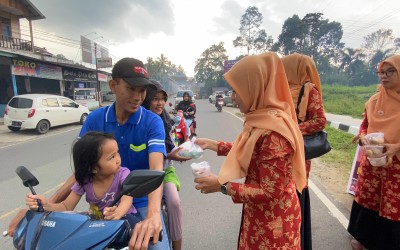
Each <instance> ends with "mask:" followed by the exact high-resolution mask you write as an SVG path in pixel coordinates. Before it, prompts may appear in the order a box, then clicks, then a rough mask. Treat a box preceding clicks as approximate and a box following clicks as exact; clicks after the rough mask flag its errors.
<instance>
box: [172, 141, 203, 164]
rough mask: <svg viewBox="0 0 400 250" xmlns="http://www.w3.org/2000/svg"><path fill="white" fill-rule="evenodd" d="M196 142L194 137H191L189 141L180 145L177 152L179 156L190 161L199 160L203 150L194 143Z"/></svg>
mask: <svg viewBox="0 0 400 250" xmlns="http://www.w3.org/2000/svg"><path fill="white" fill-rule="evenodd" d="M195 141H196V137H193V138H192V139H191V140H190V141H187V142H184V143H182V144H181V145H180V146H179V147H180V148H182V149H181V150H180V151H179V153H178V154H179V155H180V156H183V157H187V158H191V159H199V158H201V157H202V156H203V153H204V151H203V149H202V148H201V147H200V146H199V145H197V144H196V143H194V142H195Z"/></svg>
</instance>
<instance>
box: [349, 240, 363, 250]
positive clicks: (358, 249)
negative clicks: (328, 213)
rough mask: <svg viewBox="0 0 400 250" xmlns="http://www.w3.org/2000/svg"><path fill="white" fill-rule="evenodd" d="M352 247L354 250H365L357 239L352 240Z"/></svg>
mask: <svg viewBox="0 0 400 250" xmlns="http://www.w3.org/2000/svg"><path fill="white" fill-rule="evenodd" d="M350 245H351V247H352V248H353V250H364V246H363V245H362V244H361V243H360V242H359V241H358V240H356V239H352V240H351V243H350Z"/></svg>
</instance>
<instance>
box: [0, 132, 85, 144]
mask: <svg viewBox="0 0 400 250" xmlns="http://www.w3.org/2000/svg"><path fill="white" fill-rule="evenodd" d="M76 129H78V128H71V129H68V130H64V131H60V132H55V133H51V134H46V135H39V134H38V135H37V137H36V136H35V137H33V138H30V139H27V140H23V141H19V142H16V143H13V144H10V145H5V146H0V149H3V148H9V147H12V146H15V145H19V144H21V143H25V142H28V141H36V140H40V139H43V138H47V137H49V136H53V135H60V134H63V133H67V132H71V131H73V130H76ZM79 129H80V128H79Z"/></svg>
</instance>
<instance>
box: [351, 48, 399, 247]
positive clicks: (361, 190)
mask: <svg viewBox="0 0 400 250" xmlns="http://www.w3.org/2000/svg"><path fill="white" fill-rule="evenodd" d="M399 72H400V55H395V56H391V57H389V58H388V59H386V60H384V61H383V62H381V63H380V64H379V66H378V76H379V79H380V83H381V84H382V85H381V88H380V89H379V91H378V92H377V93H376V94H374V95H373V96H372V97H371V98H370V99H369V100H368V101H367V102H366V104H365V112H364V119H363V122H362V124H361V126H360V131H359V135H358V139H359V141H360V144H361V145H365V144H367V141H366V139H365V135H366V134H369V133H374V132H383V133H384V137H385V143H384V144H383V145H384V146H385V148H386V154H385V155H386V156H387V159H388V163H387V164H386V166H384V167H374V166H372V165H371V164H370V162H369V160H368V159H367V158H366V157H365V156H364V157H363V158H362V159H361V163H360V170H359V171H360V172H359V175H358V182H357V188H356V192H355V196H354V201H353V206H352V209H351V214H350V221H349V227H348V229H347V230H348V231H349V233H350V234H351V235H353V237H354V238H355V239H353V240H352V242H351V245H352V247H353V249H364V246H365V247H366V248H367V249H370V250H374V249H385V250H387V249H400V150H399V148H400V130H399V124H400V111H399V107H400V73H399Z"/></svg>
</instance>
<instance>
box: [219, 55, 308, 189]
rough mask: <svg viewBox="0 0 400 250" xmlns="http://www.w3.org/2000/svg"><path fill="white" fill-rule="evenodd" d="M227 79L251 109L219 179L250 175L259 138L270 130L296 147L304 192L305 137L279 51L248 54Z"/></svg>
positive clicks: (298, 180) (297, 170) (299, 180)
mask: <svg viewBox="0 0 400 250" xmlns="http://www.w3.org/2000/svg"><path fill="white" fill-rule="evenodd" d="M224 77H225V79H226V81H227V82H228V83H229V85H230V86H231V87H232V88H233V90H234V91H235V92H236V94H237V95H238V96H239V97H240V99H242V100H243V102H244V105H245V106H246V108H248V110H249V112H248V113H246V114H245V121H244V128H243V131H242V133H240V134H239V136H238V137H237V138H236V140H235V142H234V144H233V146H232V149H231V150H230V152H229V154H228V156H227V157H226V159H225V161H224V163H223V164H222V167H221V170H220V172H219V175H218V181H219V182H220V183H221V184H222V183H225V182H228V181H231V180H234V179H239V178H242V177H245V176H246V175H247V169H248V167H249V164H250V160H251V156H252V154H253V151H254V147H255V144H256V142H257V140H258V138H259V137H260V136H261V135H262V133H264V132H265V131H267V130H272V131H275V132H277V133H279V134H281V135H282V136H284V137H285V138H286V139H287V140H288V141H289V142H290V144H291V146H292V148H293V149H294V154H293V158H292V159H288V160H289V161H290V162H291V163H292V165H293V178H294V180H295V183H296V187H297V189H298V190H299V192H301V191H302V190H303V188H304V187H305V186H306V183H307V181H306V169H305V163H304V162H305V161H304V144H303V137H302V135H301V132H300V130H299V128H298V124H297V118H296V113H295V111H294V107H293V103H292V101H291V100H292V99H291V95H290V90H289V87H288V86H289V85H288V83H287V79H286V75H285V71H284V69H283V65H282V62H281V60H280V59H279V57H278V56H277V54H276V53H272V52H270V53H264V54H261V55H257V56H246V57H244V58H243V59H241V60H240V61H239V62H237V63H236V64H235V65H234V66H233V67H232V68H231V69H230V70H229V71H228V72H227V73H226V74H225V75H224Z"/></svg>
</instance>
